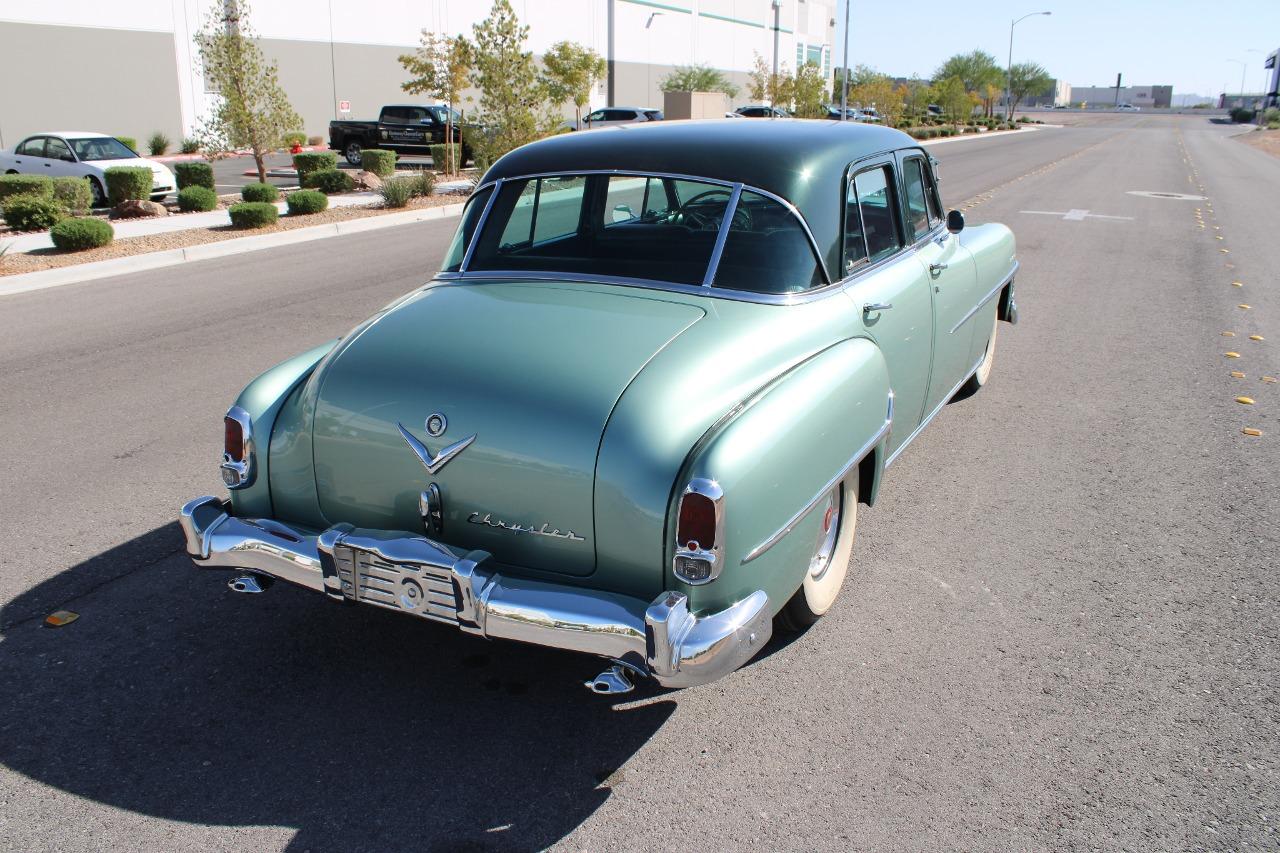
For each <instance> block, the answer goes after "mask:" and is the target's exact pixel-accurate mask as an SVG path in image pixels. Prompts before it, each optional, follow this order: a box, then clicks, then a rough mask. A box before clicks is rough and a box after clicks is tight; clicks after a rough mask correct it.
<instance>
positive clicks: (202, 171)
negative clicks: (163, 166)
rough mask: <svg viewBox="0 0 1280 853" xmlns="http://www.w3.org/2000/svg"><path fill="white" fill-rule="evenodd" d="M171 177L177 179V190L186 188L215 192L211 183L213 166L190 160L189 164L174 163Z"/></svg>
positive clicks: (214, 187)
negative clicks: (203, 188)
mask: <svg viewBox="0 0 1280 853" xmlns="http://www.w3.org/2000/svg"><path fill="white" fill-rule="evenodd" d="M173 176H174V177H175V178H177V179H178V189H180V190H185V189H186V188H187V187H205V188H206V189H211V190H215V191H216V190H217V187H216V186H214V183H213V166H212V165H211V164H209V163H205V162H204V161H202V160H192V161H191V162H190V163H174V164H173Z"/></svg>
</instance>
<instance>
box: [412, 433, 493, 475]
mask: <svg viewBox="0 0 1280 853" xmlns="http://www.w3.org/2000/svg"><path fill="white" fill-rule="evenodd" d="M396 426H397V427H399V428H400V435H402V436H404V440H405V441H406V442H408V444H409V449H411V450H412V451H413V453H414V455H415V456H417V457H418V461H419V462H421V463H422V464H423V465H424V466H425V467H426V469H427V473H428V474H434V473H436V472H437V471H439V470H440V469H441V468H443V467H444V466H446V465H448V464H449V461H450V460H451V459H453V457H455V456H457V455H458V454H459V453H461V452H462V451H464V450H466V449H467V448H468V447H469V446H471V442H473V441H475V440H476V437H475V436H474V435H470V436H467V437H466V438H464V439H462V440H460V441H455V442H454V443H453V444H450V445H449V446H448V447H443V448H441V449H440V452H439V453H437V454H434V455H433V454H432V453H431V451H430V450H427V446H426V445H425V444H423V443H422V442H421V441H418V439H416V438H414V437H413V433H411V432H409V431H408V430H407V429H405V428H404V424H402V423H399V422H397V423H396Z"/></svg>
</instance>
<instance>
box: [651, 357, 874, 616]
mask: <svg viewBox="0 0 1280 853" xmlns="http://www.w3.org/2000/svg"><path fill="white" fill-rule="evenodd" d="M891 416H892V393H891V391H890V389H889V372H888V369H887V367H886V365H885V361H884V356H883V354H882V353H881V352H880V350H879V348H877V347H876V346H875V344H873V343H872V342H871V341H869V340H866V339H863V338H858V339H851V340H845V341H842V342H840V343H838V344H835V345H833V346H831V347H829V348H828V349H826V350H823V351H822V352H820V353H818V354H816V355H815V356H813V357H812V358H810V359H808V360H807V361H805V362H802V363H801V364H799V365H797V366H796V367H795V368H793V369H792V370H790V371H788V372H787V373H786V374H784V375H783V376H782V377H780V378H779V379H777V380H775V382H774V383H772V384H771V385H770V386H769V387H768V388H766V389H764V391H763V392H762V393H760V394H759V395H758V396H757V397H755V398H754V399H753V401H752V402H751V403H750V405H748V406H746V407H745V408H744V409H743V410H742V411H741V412H739V413H738V414H737V415H736V416H735V417H733V418H732V419H731V420H729V421H728V422H727V423H724V424H721V425H719V426H718V427H717V428H716V429H715V430H713V432H712V433H711V434H709V435H708V436H707V437H706V438H704V440H703V441H702V442H701V443H700V444H699V446H698V447H697V448H695V450H694V453H693V454H692V455H691V457H690V459H689V460H688V461H687V462H686V464H685V467H684V469H683V470H682V472H681V476H680V479H679V480H678V482H677V483H676V484H674V485H675V488H674V499H673V500H672V502H671V507H670V510H669V515H668V522H667V530H668V532H669V535H668V546H667V557H666V570H667V571H668V572H671V561H672V559H673V558H674V550H675V549H674V538H675V521H676V518H675V517H676V512H677V504H678V498H679V495H680V494H681V492H682V491H683V489H684V486H685V484H687V483H688V482H689V481H690V480H692V479H694V478H706V479H709V480H714V481H716V482H717V483H718V484H719V485H720V487H721V489H722V490H723V493H724V498H723V500H724V542H723V543H719V544H720V546H721V549H722V550H721V558H722V561H723V562H722V567H721V571H720V574H719V576H718V577H717V578H716V579H715V580H714V581H711V582H710V583H706V584H703V585H699V586H691V585H688V584H685V583H683V582H681V581H679V580H677V579H676V578H675V576H674V574H669V575H668V577H669V578H670V579H671V583H672V584H673V586H674V588H676V589H679V590H680V591H681V592H684V593H685V594H686V595H688V596H689V600H690V606H691V609H694V610H695V611H697V612H704V611H712V610H720V609H723V608H725V607H727V606H729V605H731V604H732V603H733V602H735V601H740V600H741V599H743V598H745V597H746V596H748V595H750V594H751V593H752V592H754V591H756V590H759V589H762V590H764V591H765V592H766V593H767V594H768V595H769V601H770V605H771V607H772V608H773V610H774V612H776V611H777V610H778V609H779V608H781V607H782V605H783V604H785V603H786V601H787V599H789V598H790V597H791V595H792V593H794V592H795V590H796V589H797V588H798V587H799V585H800V581H801V580H802V578H803V574H804V569H805V566H806V565H807V564H808V561H809V558H810V557H811V556H812V546H813V545H814V544H815V542H816V537H817V529H818V524H819V521H820V519H818V518H817V515H818V514H817V513H812V512H808V510H810V509H812V506H813V505H814V504H815V503H816V502H817V500H818V499H820V498H821V497H822V496H823V495H825V494H826V491H827V490H828V488H829V487H830V486H832V485H834V483H833V480H835V481H836V482H839V481H840V480H843V479H847V478H848V477H858V478H859V479H860V484H861V486H862V498H863V500H865V501H868V502H870V501H872V500H874V498H875V491H876V489H877V488H878V485H879V479H880V473H881V471H882V470H883V467H884V461H883V459H884V457H883V453H882V449H883V445H884V440H885V438H886V437H887V436H888V427H889V422H890V420H891ZM864 465H865V466H866V467H865V468H864V467H863V466H864ZM837 478H839V479H837Z"/></svg>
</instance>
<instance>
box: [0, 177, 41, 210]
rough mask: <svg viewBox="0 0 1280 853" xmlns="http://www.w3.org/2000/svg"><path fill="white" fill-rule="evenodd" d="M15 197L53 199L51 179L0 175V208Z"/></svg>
mask: <svg viewBox="0 0 1280 853" xmlns="http://www.w3.org/2000/svg"><path fill="white" fill-rule="evenodd" d="M15 195H34V196H39V197H40V198H53V179H52V178H50V177H49V176H48V175H0V207H3V206H4V200H5V199H6V198H9V197H10V196H15Z"/></svg>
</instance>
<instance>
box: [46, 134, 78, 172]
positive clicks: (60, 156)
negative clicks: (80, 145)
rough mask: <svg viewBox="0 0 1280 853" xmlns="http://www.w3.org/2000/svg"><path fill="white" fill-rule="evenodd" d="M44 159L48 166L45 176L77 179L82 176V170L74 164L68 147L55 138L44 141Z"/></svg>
mask: <svg viewBox="0 0 1280 853" xmlns="http://www.w3.org/2000/svg"><path fill="white" fill-rule="evenodd" d="M44 159H45V162H47V163H48V164H49V165H48V167H47V168H46V174H49V175H52V176H53V177H56V178H62V177H78V176H80V175H83V174H84V169H83V168H82V167H81V166H80V164H79V163H77V162H76V158H75V155H73V154H72V153H71V148H70V146H68V145H67V143H66V142H65V141H63V140H61V139H59V138H58V137H56V136H50V137H49V138H48V139H46V140H45V144H44Z"/></svg>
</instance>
